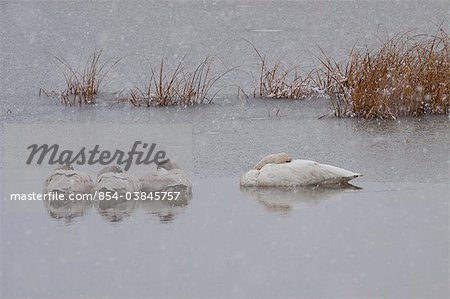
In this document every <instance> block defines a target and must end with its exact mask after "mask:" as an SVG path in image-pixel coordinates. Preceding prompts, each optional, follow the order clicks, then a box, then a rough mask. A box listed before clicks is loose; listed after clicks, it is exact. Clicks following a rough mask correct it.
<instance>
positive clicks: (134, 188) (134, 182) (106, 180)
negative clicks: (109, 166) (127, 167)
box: [94, 172, 142, 193]
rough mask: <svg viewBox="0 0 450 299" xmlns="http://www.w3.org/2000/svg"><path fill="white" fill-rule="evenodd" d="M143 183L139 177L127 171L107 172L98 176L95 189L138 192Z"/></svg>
mask: <svg viewBox="0 0 450 299" xmlns="http://www.w3.org/2000/svg"><path fill="white" fill-rule="evenodd" d="M141 188H142V185H141V182H140V181H139V179H138V178H136V177H135V176H133V175H130V174H128V173H125V172H106V173H103V174H101V175H100V176H98V177H97V181H96V183H95V186H94V190H95V191H103V192H105V191H109V192H117V193H126V192H138V191H141Z"/></svg>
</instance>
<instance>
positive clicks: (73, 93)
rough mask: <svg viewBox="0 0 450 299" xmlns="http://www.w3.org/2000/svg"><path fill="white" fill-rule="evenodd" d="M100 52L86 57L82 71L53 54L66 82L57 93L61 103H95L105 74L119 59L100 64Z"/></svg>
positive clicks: (71, 104)
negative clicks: (110, 62)
mask: <svg viewBox="0 0 450 299" xmlns="http://www.w3.org/2000/svg"><path fill="white" fill-rule="evenodd" d="M102 53H103V51H102V50H100V51H95V52H94V53H93V54H92V55H91V56H90V57H89V58H88V59H87V61H86V63H85V66H84V68H83V71H79V70H76V69H75V68H73V67H72V66H71V65H70V64H69V63H68V62H67V61H66V60H65V59H63V58H60V57H58V56H56V55H53V58H54V59H55V62H56V66H57V67H58V68H59V69H60V70H61V73H62V75H63V76H64V80H65V83H66V86H65V88H64V89H63V90H62V91H61V92H59V93H57V94H58V95H59V98H60V101H61V103H63V104H65V105H68V106H73V105H76V104H79V105H83V104H95V99H96V97H97V95H98V93H99V91H100V87H101V86H102V84H103V82H104V80H105V77H106V75H107V74H108V73H109V71H110V70H111V69H112V68H113V67H114V66H115V65H116V64H117V63H118V62H119V61H120V59H119V60H117V61H116V62H114V63H112V64H108V63H107V62H105V63H103V64H101V65H100V58H101V55H102ZM41 92H43V93H44V94H46V95H47V96H48V93H47V92H45V91H44V90H43V89H41V90H40V94H41Z"/></svg>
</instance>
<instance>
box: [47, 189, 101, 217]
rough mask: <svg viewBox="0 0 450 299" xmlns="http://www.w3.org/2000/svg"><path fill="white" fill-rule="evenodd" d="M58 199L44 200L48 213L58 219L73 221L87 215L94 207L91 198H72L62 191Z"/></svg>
mask: <svg viewBox="0 0 450 299" xmlns="http://www.w3.org/2000/svg"><path fill="white" fill-rule="evenodd" d="M61 194H62V195H61V198H60V199H58V200H43V203H44V207H45V209H46V210H47V213H48V215H49V216H50V217H51V218H53V219H57V220H64V221H65V222H66V223H70V222H72V221H73V220H74V219H75V218H77V217H81V216H83V215H85V214H86V213H87V212H89V210H90V209H91V208H92V201H90V200H70V199H69V194H67V193H61Z"/></svg>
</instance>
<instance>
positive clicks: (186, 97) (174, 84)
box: [128, 57, 232, 107]
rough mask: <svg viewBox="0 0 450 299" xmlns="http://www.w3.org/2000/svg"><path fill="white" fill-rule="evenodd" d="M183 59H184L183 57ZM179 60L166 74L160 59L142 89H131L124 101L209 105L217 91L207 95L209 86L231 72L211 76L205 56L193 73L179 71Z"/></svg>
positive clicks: (142, 104)
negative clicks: (156, 67) (126, 99)
mask: <svg viewBox="0 0 450 299" xmlns="http://www.w3.org/2000/svg"><path fill="white" fill-rule="evenodd" d="M183 59H184V57H183ZM183 59H181V61H180V62H179V63H178V65H177V67H176V68H175V70H173V71H168V70H167V69H166V66H165V59H164V58H162V59H161V62H160V64H159V67H158V69H157V70H155V69H154V68H152V69H151V72H150V76H149V80H148V83H147V85H146V86H145V88H144V89H140V88H137V87H135V88H133V89H132V90H131V92H130V96H129V97H128V101H129V102H130V103H131V104H132V105H134V106H147V107H152V106H173V105H182V106H192V105H196V104H203V103H212V101H213V100H214V98H215V97H216V95H217V94H218V92H219V91H217V92H215V93H214V94H212V93H211V89H212V87H213V86H214V85H215V84H216V83H217V81H218V80H219V79H221V78H222V77H223V76H224V75H225V74H227V73H228V72H230V71H231V70H232V69H230V70H227V71H226V72H224V73H222V74H220V75H218V76H212V75H211V63H212V60H211V59H210V58H209V57H208V58H206V59H205V60H203V61H202V62H201V63H200V64H199V65H198V66H197V67H196V68H195V69H194V70H193V71H185V70H184V69H183Z"/></svg>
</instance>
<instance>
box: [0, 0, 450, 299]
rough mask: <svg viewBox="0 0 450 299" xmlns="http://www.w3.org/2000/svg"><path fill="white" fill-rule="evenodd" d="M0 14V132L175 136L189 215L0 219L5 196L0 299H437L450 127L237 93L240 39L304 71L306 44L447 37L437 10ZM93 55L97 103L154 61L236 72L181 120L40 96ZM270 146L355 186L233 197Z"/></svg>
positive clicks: (148, 212) (334, 49)
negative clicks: (38, 127) (139, 130)
mask: <svg viewBox="0 0 450 299" xmlns="http://www.w3.org/2000/svg"><path fill="white" fill-rule="evenodd" d="M0 13H1V18H0V19H1V21H0V24H1V29H0V30H1V31H0V32H1V43H0V49H1V54H2V55H1V64H2V68H1V70H0V72H1V88H0V101H1V105H0V120H1V124H2V128H3V125H4V124H6V123H8V124H21V123H50V124H55V126H57V125H58V124H60V123H68V124H71V123H90V124H92V125H95V124H96V123H103V124H105V123H106V124H108V123H124V124H127V123H138V124H148V126H152V125H155V124H190V125H192V128H193V135H192V141H193V149H192V150H193V161H192V165H193V180H194V182H195V184H194V187H193V196H192V198H191V200H190V201H189V202H188V203H187V205H183V206H178V207H168V206H164V205H161V204H148V205H134V206H131V205H130V206H129V209H128V213H127V214H126V215H123V218H122V219H121V221H114V222H112V221H111V219H110V218H108V217H105V215H103V214H102V213H101V212H100V211H99V210H98V209H97V208H96V207H94V206H83V207H80V206H74V207H73V215H72V216H71V217H66V218H62V219H55V218H53V217H51V214H50V213H49V212H48V207H47V208H46V206H44V205H43V204H42V205H39V206H37V208H36V209H35V210H33V211H29V212H17V211H16V212H13V211H9V210H7V209H6V208H5V203H4V201H2V204H1V207H2V211H1V221H0V224H1V247H0V248H1V251H0V252H1V255H0V257H1V261H0V263H1V276H0V279H1V282H0V290H1V293H0V294H1V297H2V298H27V297H32V298H34V297H37V298H104V297H114V298H124V297H130V298H132V297H141V298H146V297H256V298H258V297H273V298H276V297H307V298H311V297H391V298H398V297H419V298H423V297H430V298H448V296H449V235H450V232H449V220H448V219H449V204H448V201H449V192H450V191H449V167H450V164H449V160H450V155H449V148H450V147H449V146H450V136H449V129H450V128H449V119H448V117H445V116H444V117H425V118H419V119H416V118H404V119H401V120H399V121H377V120H371V121H368V120H358V119H336V118H332V117H326V118H323V119H319V117H320V116H322V115H324V114H326V113H327V112H328V103H327V102H326V100H324V99H311V100H306V101H270V100H256V99H252V98H249V99H246V98H245V97H242V96H241V98H240V99H237V98H236V91H237V86H241V87H242V88H243V89H244V90H245V91H246V92H247V93H248V94H252V92H253V88H254V86H255V85H254V84H255V76H257V75H255V74H257V70H258V69H257V66H256V65H255V63H256V62H257V57H255V55H254V53H253V52H252V49H251V46H249V44H248V43H246V42H245V41H243V39H247V40H249V41H251V42H252V43H254V44H255V45H256V46H257V47H258V48H260V49H261V50H263V51H264V52H266V53H267V54H268V57H269V56H270V57H273V58H274V59H275V58H282V59H286V60H287V61H294V60H295V61H296V62H297V63H298V64H300V65H301V66H304V67H306V68H307V67H309V66H311V65H313V64H314V63H316V60H315V58H314V56H315V55H318V53H317V46H318V45H319V46H321V47H322V48H323V49H324V50H325V51H326V52H327V53H330V54H331V55H333V56H336V57H338V58H339V57H340V58H343V57H345V55H346V54H347V53H348V51H349V50H350V49H351V47H352V46H353V45H354V44H355V43H357V44H358V45H359V46H366V45H368V46H370V45H374V44H376V43H377V37H384V36H386V35H387V34H393V33H395V32H397V31H399V30H404V31H408V30H413V31H418V32H428V33H432V32H434V31H435V29H436V24H438V25H439V24H441V23H442V22H443V21H445V22H447V23H443V24H444V25H446V26H447V27H446V28H448V3H447V2H446V1H395V2H394V1H374V2H366V1H354V2H352V1H318V2H312V1H277V2H271V1H261V2H257V1H217V2H212V1H211V2H202V1H194V2H187V1H167V2H156V1H155V2H147V1H131V2H115V1H102V2H101V1H95V2H84V1H83V2H72V1H64V2H56V1H30V2H22V1H17V2H16V1H9V2H1V3H0ZM100 48H103V49H104V54H105V57H106V58H109V59H112V60H115V59H118V58H121V57H124V58H123V60H122V62H121V63H119V64H118V65H117V68H114V69H113V70H112V71H111V76H110V77H109V80H108V85H107V86H105V88H104V89H105V91H106V92H110V93H108V94H105V95H102V97H103V98H107V99H110V98H114V96H115V95H114V94H113V93H114V92H119V91H121V90H122V89H123V88H124V87H127V86H133V85H139V84H142V83H143V82H144V81H145V78H143V77H145V76H142V74H145V72H146V71H148V68H147V65H146V64H145V63H143V62H146V61H147V59H149V60H150V61H152V62H153V64H156V63H158V61H159V59H160V58H161V57H162V56H163V55H165V56H166V57H168V58H169V59H170V61H173V60H176V59H179V58H181V57H182V56H183V55H184V54H185V53H188V56H187V58H186V63H187V64H188V65H189V64H192V65H194V64H196V63H197V62H198V61H199V60H200V59H204V58H205V57H206V56H207V55H217V57H220V59H221V60H222V61H221V62H220V63H218V64H217V65H216V67H217V71H219V72H220V69H221V67H222V68H223V67H225V66H226V67H232V66H235V65H241V68H240V71H236V72H233V73H231V74H229V75H227V76H226V78H224V82H223V83H222V86H220V87H225V89H224V91H223V92H222V93H221V94H220V97H219V98H217V99H216V101H215V104H212V105H204V106H197V107H192V108H187V109H185V108H177V107H173V108H153V109H145V108H140V109H139V108H133V107H129V106H123V105H112V102H107V103H105V102H103V104H100V105H99V106H96V107H83V108H78V107H71V108H68V107H63V106H61V105H58V104H56V103H55V102H54V101H52V100H51V99H47V98H38V97H37V93H38V90H39V88H40V87H43V88H46V89H48V90H51V89H54V88H58V87H60V86H61V84H62V78H61V76H60V73H59V71H58V69H57V68H56V67H55V65H54V64H52V63H51V62H50V61H51V59H50V57H49V53H53V54H55V55H58V56H61V57H64V58H66V59H67V60H68V61H69V62H71V63H74V64H77V63H79V62H80V61H81V62H83V63H84V58H85V57H86V55H88V54H90V53H91V52H92V51H94V50H95V49H100ZM255 71H256V72H255ZM249 72H250V73H251V74H254V75H253V76H252V75H250V74H249ZM111 134H112V135H111V136H112V137H111V138H114V135H113V132H112V133H111ZM18 138H27V136H18ZM67 138H70V135H68V137H67ZM0 140H4V132H3V130H2V132H1V134H0ZM5 146H7V145H5V144H4V142H1V147H2V151H3V149H4V148H5ZM280 151H285V152H288V153H290V154H291V155H292V156H294V157H297V158H305V159H311V160H316V161H319V162H324V163H329V164H333V165H336V166H340V167H344V168H347V169H349V170H352V171H355V172H360V173H363V174H364V176H363V177H362V178H358V179H356V180H355V181H354V184H355V185H357V186H358V187H361V188H362V189H359V190H322V189H300V190H296V191H295V192H294V191H292V190H289V191H286V190H279V189H275V190H246V189H242V190H241V189H240V188H239V184H238V180H239V176H240V175H241V174H242V173H243V172H244V171H246V170H247V169H248V168H249V167H251V166H253V165H254V164H255V163H256V162H257V161H258V160H259V159H260V158H261V157H262V156H264V155H266V154H268V153H274V152H280ZM2 163H3V162H2ZM1 169H2V172H1V174H0V175H1V178H2V184H3V178H4V177H5V176H6V175H7V174H5V173H4V171H3V170H4V168H3V166H2V167H1ZM33 184H36V185H40V184H41V182H33ZM2 194H3V192H2Z"/></svg>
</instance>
